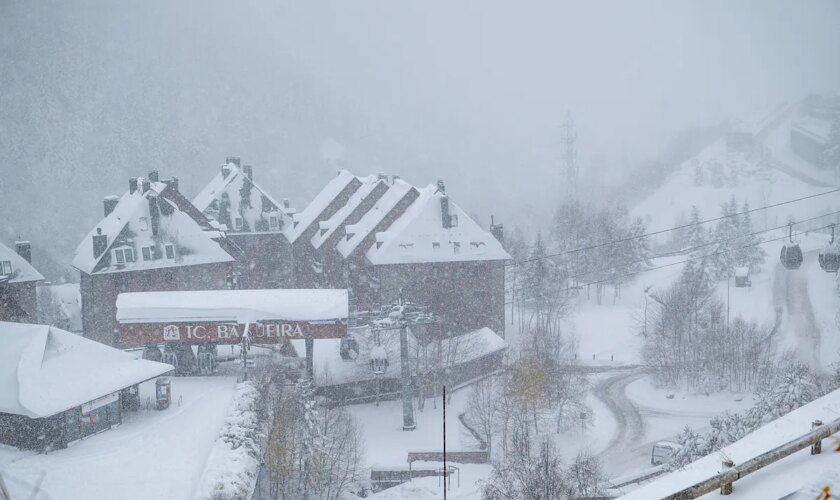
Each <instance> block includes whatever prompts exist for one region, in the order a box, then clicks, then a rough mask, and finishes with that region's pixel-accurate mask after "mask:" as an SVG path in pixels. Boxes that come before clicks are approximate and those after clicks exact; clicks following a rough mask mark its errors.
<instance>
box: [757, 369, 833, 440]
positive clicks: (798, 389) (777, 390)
mask: <svg viewBox="0 0 840 500" xmlns="http://www.w3.org/2000/svg"><path fill="white" fill-rule="evenodd" d="M821 395H822V394H821V390H820V383H819V381H818V380H817V377H816V376H815V375H814V374H813V373H812V372H811V371H810V370H809V369H808V367H807V366H805V365H803V364H802V363H799V362H796V361H790V362H787V363H785V364H784V365H783V367H782V369H781V372H780V374H779V375H778V377H777V380H776V381H775V382H774V383H773V384H772V385H769V386H765V387H762V388H761V389H760V390H759V391H758V394H757V395H756V399H757V400H756V404H755V406H753V407H752V408H751V409H750V410H749V412H747V418H748V419H749V420H750V422H751V423H752V426H753V427H758V426H759V425H763V424H765V423H767V422H770V421H772V420H775V419H777V418H779V417H781V416H782V415H786V414H788V413H790V412H791V411H793V410H795V409H797V408H799V407H800V406H802V405H804V404H807V403H810V402H811V401H813V400H815V399H817V398H818V397H820V396H821Z"/></svg>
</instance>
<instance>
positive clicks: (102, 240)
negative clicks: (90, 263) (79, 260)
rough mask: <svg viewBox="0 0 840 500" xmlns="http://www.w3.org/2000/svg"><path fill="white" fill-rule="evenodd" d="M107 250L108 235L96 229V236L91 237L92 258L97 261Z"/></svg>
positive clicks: (100, 229)
mask: <svg viewBox="0 0 840 500" xmlns="http://www.w3.org/2000/svg"><path fill="white" fill-rule="evenodd" d="M107 249H108V235H107V234H102V228H101V227H97V228H96V234H94V235H93V258H94V259H98V258H99V256H100V255H102V254H103V253H105V250H107Z"/></svg>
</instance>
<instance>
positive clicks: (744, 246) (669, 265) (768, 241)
mask: <svg viewBox="0 0 840 500" xmlns="http://www.w3.org/2000/svg"><path fill="white" fill-rule="evenodd" d="M831 226H832V224H828V225H825V226H822V227H818V228H815V229H813V230H812V231H819V230H820V229H826V228H829V227H831ZM787 239H788V235H784V236H781V237H779V238H773V239H770V240H765V241H762V242H760V243H754V244H752V245H743V246H740V247H737V248H730V249H728V250H722V251H720V252H714V253H710V254H706V255H702V256H700V257H692V258H689V259H685V260H681V261H678V262H671V263H669V264H662V265H660V266H653V267H649V268H646V269H642V270H640V271H635V272H632V273H626V274H622V275H619V276H618V277H619V278H624V277H627V276H636V275H638V274H642V273H646V272H649V271H655V270H657V269H663V268H665V267H672V266H676V265H679V264H685V263H687V262H693V261H697V260H703V259H706V258H708V257H714V256H716V255H723V254H726V253H729V252H734V251H736V250H742V249H744V248H751V247H756V246H760V245H764V244H766V243H772V242H774V241H781V240H787ZM612 279H613V278H607V279H602V280H597V281H591V282H589V283H581V284H580V285H579V286H589V285H597V284H599V283H608V282H609V281H611V280H612ZM568 289H571V288H570V287H567V290H568Z"/></svg>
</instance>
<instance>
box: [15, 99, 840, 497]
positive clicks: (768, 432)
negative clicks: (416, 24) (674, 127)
mask: <svg viewBox="0 0 840 500" xmlns="http://www.w3.org/2000/svg"><path fill="white" fill-rule="evenodd" d="M570 126H573V124H570ZM838 154H840V98H836V97H834V98H832V97H813V98H809V99H807V100H805V101H802V102H800V103H797V104H796V105H788V106H783V107H780V108H777V109H774V110H772V111H771V112H769V113H767V114H766V115H764V116H761V117H758V118H756V119H755V120H754V121H752V122H749V121H743V122H741V123H739V124H738V125H735V126H730V127H729V128H727V129H725V130H722V131H720V132H719V133H716V134H713V135H711V136H710V137H709V138H708V139H707V141H706V144H705V145H704V146H702V147H700V148H698V150H697V152H696V153H695V154H692V155H691V156H690V157H687V158H685V159H684V160H683V161H681V162H680V164H679V166H678V168H676V170H675V171H674V172H673V173H671V174H669V175H667V176H665V177H663V180H662V184H661V186H660V187H659V188H657V189H656V190H653V191H651V192H649V193H648V194H646V195H645V196H643V197H642V198H641V199H639V200H637V201H636V202H635V203H634V204H633V205H632V206H631V207H630V208H629V209H628V208H611V207H608V208H599V207H597V206H595V205H592V204H590V203H588V202H585V201H583V200H580V199H578V198H576V197H575V193H574V192H571V189H570V190H569V191H568V192H567V193H566V194H564V196H563V197H562V198H561V202H560V205H559V207H558V208H557V210H556V212H555V214H554V217H553V220H552V225H551V226H550V227H549V228H547V229H545V230H544V231H543V230H538V231H536V232H534V233H533V235H532V236H531V237H530V238H526V236H525V230H526V229H524V228H527V227H528V226H527V225H525V224H521V223H520V224H518V225H516V227H515V229H514V230H513V231H510V230H508V231H505V229H507V228H505V227H503V225H502V222H505V223H508V220H502V218H501V217H499V218H497V217H489V220H490V223H489V224H484V225H482V224H480V223H479V222H478V220H477V217H476V216H473V215H470V213H469V212H468V211H467V209H465V208H463V207H462V206H461V205H459V204H458V202H457V201H456V199H457V196H458V193H451V192H450V191H448V190H447V186H446V184H445V183H444V181H443V180H434V181H433V182H431V183H429V184H427V185H421V186H418V185H413V184H411V183H409V182H407V181H406V180H403V179H402V178H400V177H399V176H397V175H386V174H373V175H365V176H359V175H356V174H354V173H351V172H349V171H347V170H340V171H338V172H337V173H336V174H335V175H334V176H333V177H332V178H328V179H324V184H323V187H322V188H321V189H320V192H318V193H317V195H316V196H315V197H314V198H312V199H311V200H310V201H309V202H308V204H307V205H306V206H305V208H303V209H302V210H297V209H296V208H294V207H292V205H291V203H290V201H289V199H287V198H276V197H275V196H280V195H282V193H278V192H277V190H275V189H273V188H272V186H271V185H270V184H268V183H262V182H260V174H261V170H260V168H258V167H254V166H251V165H247V164H245V163H243V161H242V160H241V159H240V158H239V157H233V156H231V157H227V158H226V159H225V161H224V162H223V163H222V164H221V166H220V167H216V168H215V169H214V170H215V171H213V172H211V171H210V169H209V168H208V169H205V168H201V169H199V170H201V172H204V173H205V174H206V175H205V176H203V177H202V178H198V179H189V180H186V179H178V178H176V177H165V176H163V175H162V172H161V171H159V170H151V171H149V172H146V173H144V174H143V175H142V176H141V175H138V176H136V177H131V178H128V179H125V181H124V187H125V191H124V192H123V193H122V194H121V195H107V196H105V197H104V198H103V200H102V207H101V210H102V212H101V219H100V220H99V221H98V222H96V223H95V224H93V225H92V226H90V227H88V228H85V230H86V231H87V234H86V235H85V236H84V237H83V238H82V239H81V241H79V243H78V247H77V249H76V251H75V254H74V255H73V256H72V267H73V268H74V269H75V270H76V271H77V272H78V274H77V278H78V279H77V280H74V281H68V282H65V283H61V284H53V283H50V282H48V281H47V279H46V278H45V277H44V275H42V274H41V273H39V271H38V270H37V269H36V268H35V267H34V266H33V258H32V256H33V246H32V243H30V242H29V241H26V240H18V241H15V242H13V244H11V243H10V244H9V245H8V246H6V245H0V271H2V275H1V276H2V282H0V319H2V323H0V346H2V347H1V348H0V359H2V363H0V367H2V370H0V442H2V445H0V498H3V500H9V499H14V500H17V499H22V498H44V499H46V498H50V499H58V498H71V499H77V498H78V499H83V498H84V499H88V498H103V499H116V498H120V499H148V498H166V499H202V500H204V499H206V500H211V499H212V500H219V499H254V500H264V499H336V500H338V499H340V500H348V499H351V498H372V499H397V498H418V499H424V498H443V497H444V495H447V497H451V498H461V499H476V498H483V499H487V500H501V499H537V498H540V499H545V498H563V499H575V500H577V499H596V498H619V497H620V498H627V499H653V498H673V499H678V498H680V499H682V498H697V497H700V496H704V495H705V496H704V498H712V497H717V496H718V495H729V494H731V495H734V496H735V497H739V498H817V495H822V494H824V495H825V496H821V497H819V498H829V496H828V495H829V493H828V492H829V491H834V490H837V491H840V453H836V451H837V450H840V446H838V443H840V441H838V438H837V437H836V436H834V435H835V434H836V433H837V432H838V431H840V389H838V387H840V368H839V367H840V364H838V363H839V362H840V335H838V327H837V322H836V317H837V314H838V311H840V296H838V292H837V281H836V276H837V271H838V268H840V241H838V242H835V239H836V238H838V239H840V234H835V223H836V222H837V221H838V220H840V208H839V207H840V192H838V191H840V188H837V187H834V186H836V185H837V177H836V172H837V171H838V170H840V161H838ZM208 179H209V182H207V181H208ZM185 186H190V187H191V188H192V189H191V191H192V192H195V193H197V194H195V195H190V194H188V193H187V192H185V190H184V189H183V188H184V187H185ZM676 193H679V195H676ZM494 215H496V214H494ZM479 218H480V217H479ZM529 492H530V493H529Z"/></svg>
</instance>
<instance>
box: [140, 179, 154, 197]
mask: <svg viewBox="0 0 840 500" xmlns="http://www.w3.org/2000/svg"><path fill="white" fill-rule="evenodd" d="M150 189H152V183H151V182H149V179H143V190H142V191H140V194H145V193H146V192H147V191H148V190H150Z"/></svg>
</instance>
